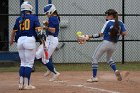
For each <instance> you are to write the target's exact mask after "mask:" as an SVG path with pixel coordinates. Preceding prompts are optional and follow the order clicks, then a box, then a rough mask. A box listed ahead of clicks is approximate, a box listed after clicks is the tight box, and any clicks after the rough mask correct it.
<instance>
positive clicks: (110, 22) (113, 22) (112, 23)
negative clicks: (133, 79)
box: [77, 9, 127, 82]
mask: <svg viewBox="0 0 140 93" xmlns="http://www.w3.org/2000/svg"><path fill="white" fill-rule="evenodd" d="M105 15H106V22H105V24H104V26H103V28H102V30H101V32H100V33H99V34H94V35H82V36H79V37H78V38H77V40H78V42H79V43H80V44H83V43H85V42H86V40H89V39H90V38H99V37H103V41H102V43H101V44H99V45H98V47H97V48H96V50H95V52H94V54H93V57H92V58H93V60H92V72H93V74H92V77H91V78H90V79H88V80H87V82H97V81H98V78H97V69H98V60H99V59H100V58H101V57H102V55H103V54H104V53H106V54H107V57H106V58H107V59H106V61H107V63H108V64H109V65H110V67H111V68H112V70H113V71H114V73H115V75H116V77H117V80H118V81H121V80H122V77H121V74H120V72H119V70H117V68H116V64H115V62H114V61H113V59H112V55H113V53H114V51H115V48H116V46H117V42H118V40H119V36H120V35H122V36H126V35H127V31H126V28H125V25H124V23H123V22H122V21H120V20H118V12H117V11H116V10H114V9H109V10H107V11H106V12H105Z"/></svg>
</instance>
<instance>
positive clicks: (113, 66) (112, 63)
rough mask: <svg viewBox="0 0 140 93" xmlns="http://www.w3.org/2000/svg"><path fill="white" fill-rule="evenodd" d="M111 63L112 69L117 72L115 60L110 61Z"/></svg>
mask: <svg viewBox="0 0 140 93" xmlns="http://www.w3.org/2000/svg"><path fill="white" fill-rule="evenodd" d="M109 65H110V67H111V68H112V70H113V71H114V72H115V71H116V70H117V69H116V64H115V63H114V61H110V62H109Z"/></svg>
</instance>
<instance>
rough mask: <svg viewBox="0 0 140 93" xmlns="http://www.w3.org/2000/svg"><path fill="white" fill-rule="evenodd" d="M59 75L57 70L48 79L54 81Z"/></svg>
mask: <svg viewBox="0 0 140 93" xmlns="http://www.w3.org/2000/svg"><path fill="white" fill-rule="evenodd" d="M59 75H60V73H59V72H57V73H56V74H54V75H53V77H52V78H51V79H50V80H49V81H55V80H56V79H57V78H58V76H59Z"/></svg>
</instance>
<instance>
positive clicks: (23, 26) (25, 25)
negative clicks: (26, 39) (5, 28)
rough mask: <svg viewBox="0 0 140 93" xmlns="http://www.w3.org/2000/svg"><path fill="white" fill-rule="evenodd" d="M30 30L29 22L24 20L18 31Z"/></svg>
mask: <svg viewBox="0 0 140 93" xmlns="http://www.w3.org/2000/svg"><path fill="white" fill-rule="evenodd" d="M29 29H30V20H29V19H26V20H25V21H24V22H23V23H22V24H20V30H29Z"/></svg>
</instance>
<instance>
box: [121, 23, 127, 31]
mask: <svg viewBox="0 0 140 93" xmlns="http://www.w3.org/2000/svg"><path fill="white" fill-rule="evenodd" d="M121 31H122V32H125V31H126V27H125V24H123V23H122V22H121Z"/></svg>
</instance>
